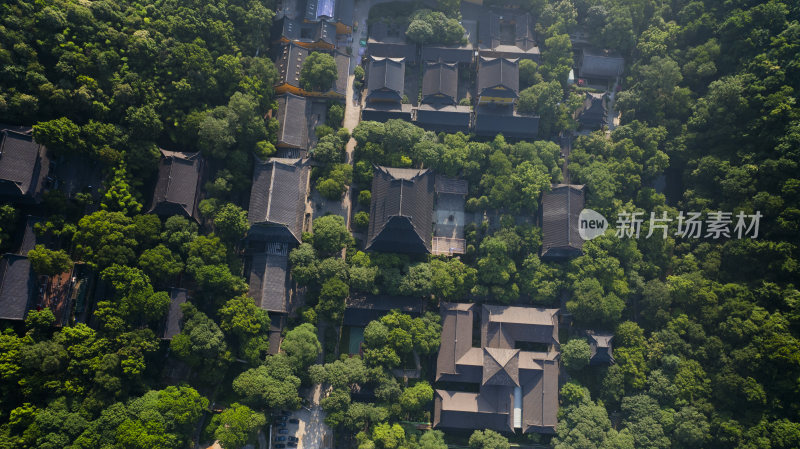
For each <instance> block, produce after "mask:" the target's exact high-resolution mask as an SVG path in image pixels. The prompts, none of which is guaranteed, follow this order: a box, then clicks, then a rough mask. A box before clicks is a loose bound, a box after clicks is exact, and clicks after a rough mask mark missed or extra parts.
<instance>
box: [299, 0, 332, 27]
mask: <svg viewBox="0 0 800 449" xmlns="http://www.w3.org/2000/svg"><path fill="white" fill-rule="evenodd" d="M335 16H336V0H307V1H306V9H305V20H307V21H309V22H314V21H317V20H320V19H325V18H327V19H333V18H334V17H335Z"/></svg>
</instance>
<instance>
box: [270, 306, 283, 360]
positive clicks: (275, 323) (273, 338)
mask: <svg viewBox="0 0 800 449" xmlns="http://www.w3.org/2000/svg"><path fill="white" fill-rule="evenodd" d="M284 327H286V315H283V314H277V313H273V314H270V316H269V354H270V355H275V354H277V353H278V352H280V349H281V331H283V328H284Z"/></svg>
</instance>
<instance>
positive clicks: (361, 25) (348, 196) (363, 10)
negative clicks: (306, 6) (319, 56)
mask: <svg viewBox="0 0 800 449" xmlns="http://www.w3.org/2000/svg"><path fill="white" fill-rule="evenodd" d="M371 6H372V3H371V2H369V1H356V4H355V6H354V10H353V17H354V22H355V23H357V24H358V31H355V32H354V33H353V42H352V44H351V47H350V48H351V49H352V56H351V57H350V75H349V76H348V77H347V93H346V94H345V107H344V123H342V126H344V127H345V128H347V129H348V130H349V131H350V132H353V130H354V129H355V128H356V126H357V125H358V122H360V121H361V105H360V104H359V95H358V92H356V91H355V89H353V81H355V79H356V78H355V75H353V71H354V70H355V68H356V65H358V64H359V63H360V62H361V57H360V56H359V55H358V51H359V48H360V44H359V40H361V39H366V38H367V16H368V15H369V9H370V7H371ZM355 148H356V140H355V139H353V138H352V137H351V138H350V140H349V141H348V142H347V145H345V152H346V156H345V161H346V162H347V163H348V164H350V165H353V150H355ZM352 197H353V186H349V187H348V188H347V191H346V192H345V194H344V199H342V210H343V211H344V212H345V213H346V215H345V224H346V225H347V229H350V216H351V215H352V210H353V209H352V205H353V203H352Z"/></svg>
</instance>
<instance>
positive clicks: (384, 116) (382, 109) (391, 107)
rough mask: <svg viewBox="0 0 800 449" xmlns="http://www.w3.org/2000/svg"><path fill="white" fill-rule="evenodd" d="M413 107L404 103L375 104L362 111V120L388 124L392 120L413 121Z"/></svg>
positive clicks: (370, 104)
mask: <svg viewBox="0 0 800 449" xmlns="http://www.w3.org/2000/svg"><path fill="white" fill-rule="evenodd" d="M411 111H412V106H411V105H410V104H402V103H388V102H380V101H378V102H373V103H369V104H368V105H367V106H366V107H365V108H363V109H362V110H361V120H370V121H374V122H386V121H387V120H391V119H399V120H405V121H408V122H410V121H411Z"/></svg>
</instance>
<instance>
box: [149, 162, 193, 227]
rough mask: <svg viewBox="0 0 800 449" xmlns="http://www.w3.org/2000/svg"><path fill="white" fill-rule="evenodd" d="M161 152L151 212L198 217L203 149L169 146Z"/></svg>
mask: <svg viewBox="0 0 800 449" xmlns="http://www.w3.org/2000/svg"><path fill="white" fill-rule="evenodd" d="M161 155H162V156H163V157H162V158H161V162H160V164H159V168H158V182H157V183H156V189H155V191H154V192H153V204H152V206H151V207H150V212H152V213H155V214H158V215H163V216H170V215H178V214H180V215H185V216H186V217H188V218H194V219H195V220H196V219H197V218H198V214H197V203H198V202H199V200H200V188H201V181H202V173H203V158H202V157H201V156H200V153H182V152H179V151H167V150H161Z"/></svg>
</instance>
